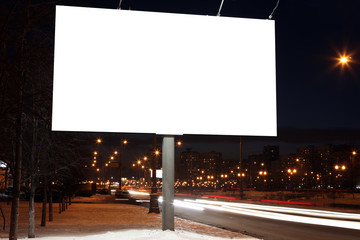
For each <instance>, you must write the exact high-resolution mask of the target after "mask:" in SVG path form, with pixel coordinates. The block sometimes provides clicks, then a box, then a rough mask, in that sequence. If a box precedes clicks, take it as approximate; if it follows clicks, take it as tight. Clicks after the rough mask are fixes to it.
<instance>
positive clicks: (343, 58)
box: [340, 57, 349, 63]
mask: <svg viewBox="0 0 360 240" xmlns="http://www.w3.org/2000/svg"><path fill="white" fill-rule="evenodd" d="M348 61H349V59H348V58H347V57H342V58H340V62H341V63H347V62H348Z"/></svg>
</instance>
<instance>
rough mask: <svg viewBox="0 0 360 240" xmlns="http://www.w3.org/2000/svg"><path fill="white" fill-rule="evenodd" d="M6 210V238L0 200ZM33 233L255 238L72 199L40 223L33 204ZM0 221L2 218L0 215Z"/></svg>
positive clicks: (22, 222)
mask: <svg viewBox="0 0 360 240" xmlns="http://www.w3.org/2000/svg"><path fill="white" fill-rule="evenodd" d="M0 207H1V209H2V210H3V212H4V214H5V219H6V221H5V222H6V229H5V231H3V230H0V239H8V234H9V220H10V208H11V203H10V204H7V203H6V202H0ZM35 207H36V209H35V222H36V230H35V235H36V237H37V238H39V239H41V240H55V239H56V240H65V239H69V240H71V239H74V240H85V239H86V240H92V239H106V240H107V239H109V240H112V239H114V240H115V239H120V240H121V239H126V240H143V239H149V240H151V239H154V240H155V239H159V240H162V239H163V240H172V239H174V240H177V239H179V240H181V239H190V240H192V239H193V240H198V239H199V240H201V239H209V240H216V239H230V238H231V239H242V240H244V239H254V238H251V237H249V236H246V235H243V234H241V233H237V232H231V231H227V230H224V229H221V228H217V227H212V226H208V225H205V224H200V223H196V222H193V221H190V220H184V219H181V218H175V232H173V231H161V215H160V214H154V213H151V214H149V213H148V209H146V208H143V207H140V206H136V205H129V204H119V203H115V204H114V203H73V204H72V205H70V206H69V207H68V209H67V210H66V211H65V212H62V213H61V214H59V212H58V204H54V221H53V222H47V223H46V226H45V227H41V226H40V221H41V220H40V219H41V203H36V204H35ZM0 222H1V224H2V221H1V219H0ZM27 231H28V202H26V201H22V202H21V203H20V216H19V239H25V238H26V237H27Z"/></svg>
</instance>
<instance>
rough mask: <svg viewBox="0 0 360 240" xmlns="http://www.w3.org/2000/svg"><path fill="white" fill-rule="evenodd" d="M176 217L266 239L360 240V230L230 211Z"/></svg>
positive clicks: (184, 212) (184, 213) (192, 212)
mask: <svg viewBox="0 0 360 240" xmlns="http://www.w3.org/2000/svg"><path fill="white" fill-rule="evenodd" d="M175 214H176V215H177V216H179V217H182V218H186V219H191V220H194V221H197V222H201V223H205V224H210V225H213V226H217V227H221V228H225V229H229V230H233V231H237V232H241V233H244V234H247V235H250V236H253V237H257V238H260V239H266V240H282V239H283V240H300V239H301V240H304V239H308V240H329V239H341V240H356V239H360V231H358V230H352V229H345V228H337V227H327V226H319V225H313V224H304V223H293V222H287V221H279V220H271V219H265V218H261V217H252V216H245V215H241V214H234V213H229V212H219V211H215V210H211V209H210V210H209V209H205V210H204V211H201V212H200V211H195V210H191V209H185V208H176V209H175ZM359 224H360V222H359Z"/></svg>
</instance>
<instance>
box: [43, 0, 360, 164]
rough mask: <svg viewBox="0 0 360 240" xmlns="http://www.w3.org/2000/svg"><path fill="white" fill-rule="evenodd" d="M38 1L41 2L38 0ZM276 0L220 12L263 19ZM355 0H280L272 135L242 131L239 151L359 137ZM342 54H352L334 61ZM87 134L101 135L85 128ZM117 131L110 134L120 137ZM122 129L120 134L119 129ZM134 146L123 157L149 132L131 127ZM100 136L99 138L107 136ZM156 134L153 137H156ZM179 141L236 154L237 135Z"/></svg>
mask: <svg viewBox="0 0 360 240" xmlns="http://www.w3.org/2000/svg"><path fill="white" fill-rule="evenodd" d="M37 2H42V1H37ZM276 2H277V0H225V1H224V5H223V8H222V11H221V15H222V16H223V17H243V18H259V19H266V18H268V16H269V15H270V13H271V11H272V10H273V8H274V7H275V4H276ZM60 3H61V4H63V5H72V6H86V7H99V8H100V7H101V8H112V9H115V8H117V5H118V1H114V0H89V1H86V0H77V1H74V0H68V1H60ZM220 3H221V0H216V1H215V0H123V2H122V9H129V8H131V10H139V11H155V12H169V13H186V14H200V15H216V14H217V12H218V9H219V6H220ZM359 11H360V1H359V0H280V3H279V6H278V8H277V10H276V11H275V13H274V15H273V20H275V24H276V65H277V70H276V72H277V116H278V137H272V138H261V137H245V138H244V145H243V146H244V154H245V156H246V155H247V154H252V153H260V152H261V151H262V147H263V146H264V145H266V144H279V145H280V152H281V153H282V154H283V153H289V152H294V151H295V150H296V147H299V146H304V145H308V144H325V143H346V144H355V145H358V144H359V143H360V108H359V103H360V101H359V100H360V97H359V93H360V52H359V51H360V31H359V29H360V14H359ZM342 54H347V55H349V56H351V61H350V62H349V63H348V64H347V65H346V66H340V65H338V58H339V56H340V55H342ZM88 136H91V137H96V136H100V137H101V136H104V134H90V135H88ZM118 136H119V135H113V134H108V135H106V137H109V139H112V140H111V141H114V142H118V141H119V140H118V138H119V137H118ZM122 136H125V135H122ZM126 136H127V138H129V139H132V141H133V143H134V144H135V142H136V145H137V146H138V147H139V148H137V150H135V148H134V149H133V150H131V151H130V145H129V153H128V154H129V158H134V157H136V156H137V155H141V153H140V152H141V151H143V150H144V149H147V148H149V147H151V140H152V137H151V135H139V134H130V135H126ZM106 137H105V138H106ZM160 139H161V138H160V137H159V143H161V140H160ZM181 139H183V140H184V146H183V148H192V149H194V150H197V151H211V150H215V151H221V152H223V155H224V158H227V159H236V158H237V157H238V155H239V138H238V137H225V136H182V137H181Z"/></svg>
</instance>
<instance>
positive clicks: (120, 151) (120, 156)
mask: <svg viewBox="0 0 360 240" xmlns="http://www.w3.org/2000/svg"><path fill="white" fill-rule="evenodd" d="M123 141H124V140H123V139H121V143H120V150H119V190H121V175H122V151H123Z"/></svg>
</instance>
